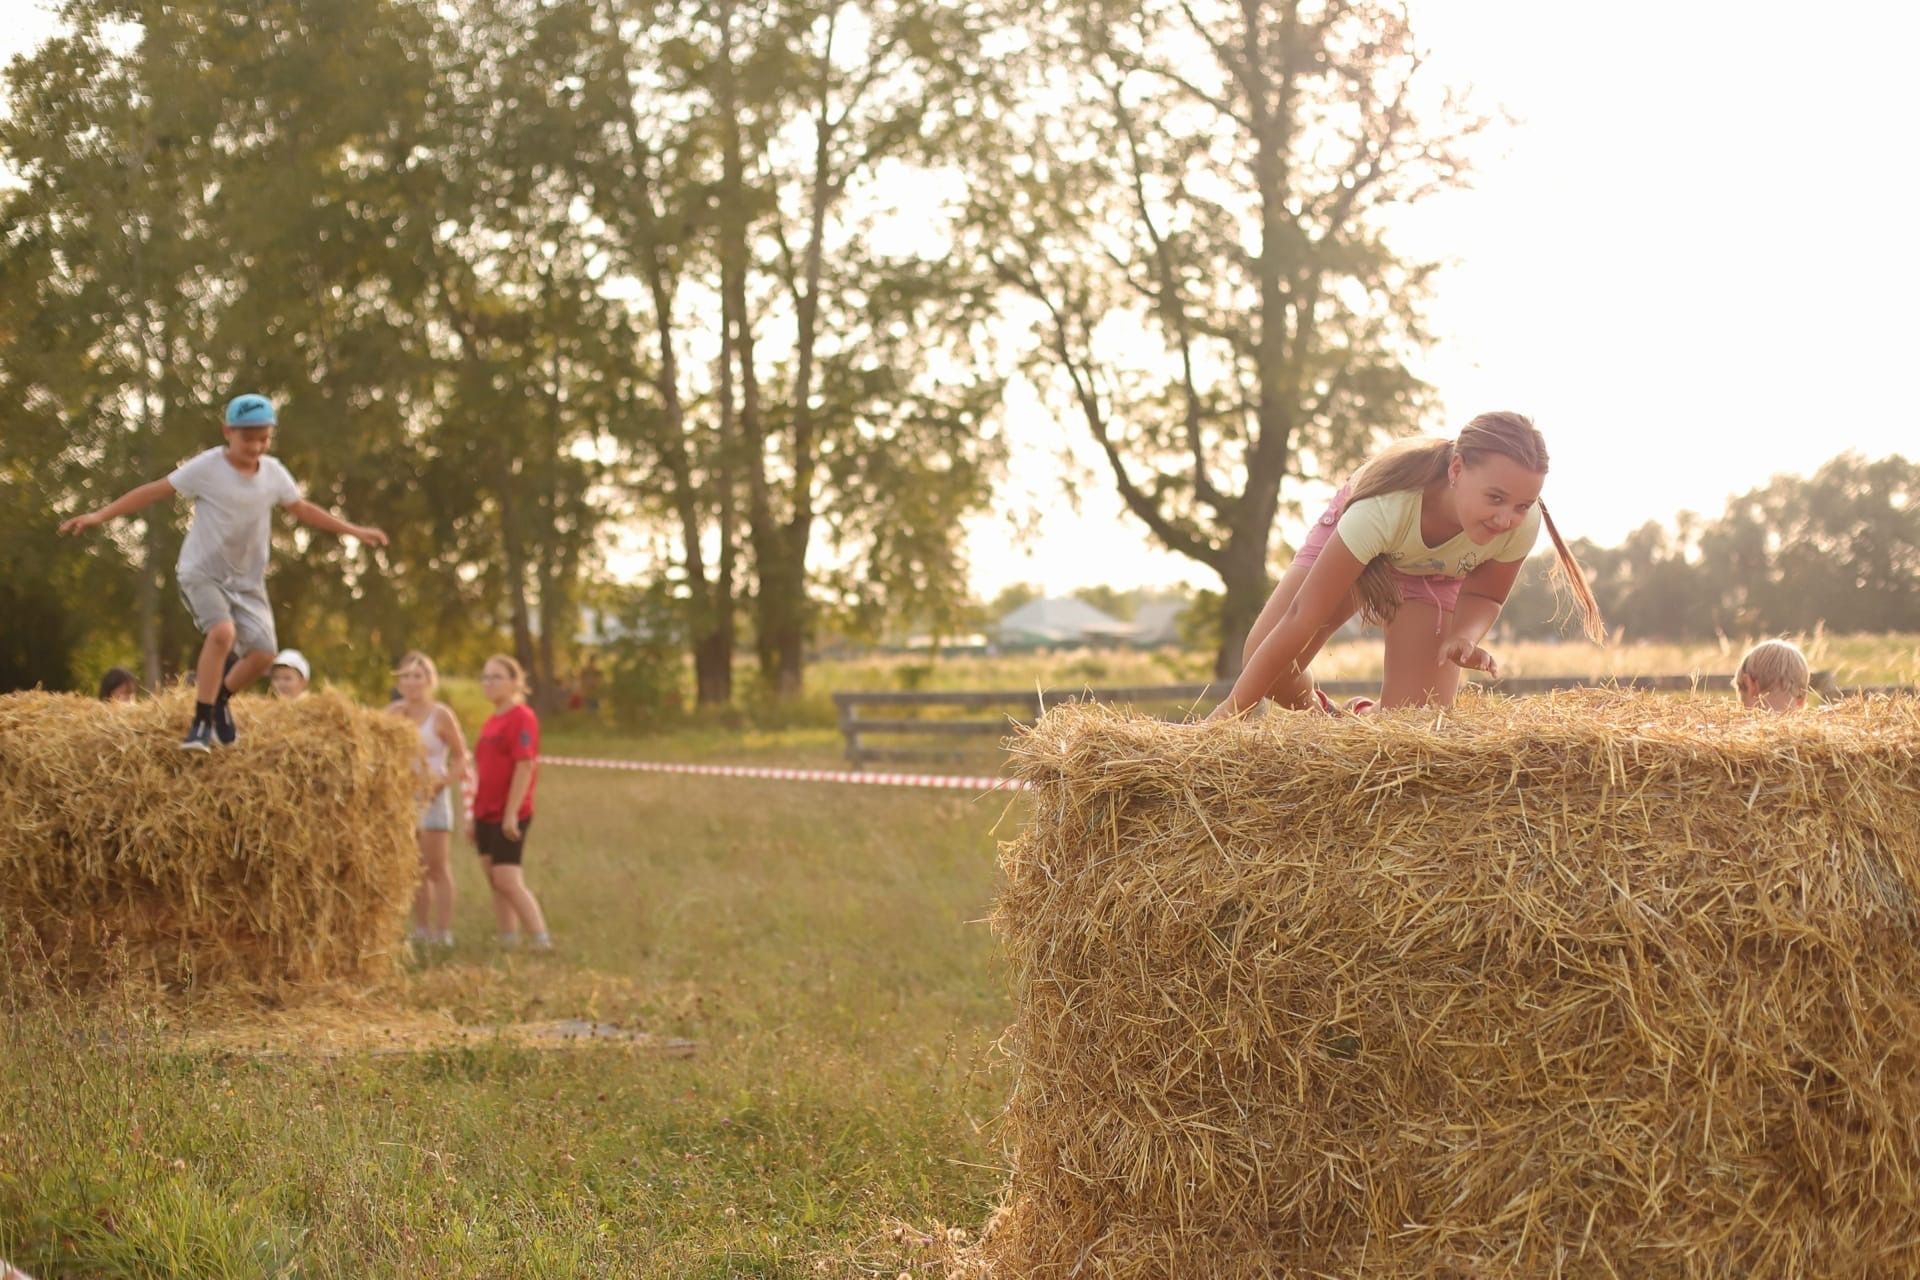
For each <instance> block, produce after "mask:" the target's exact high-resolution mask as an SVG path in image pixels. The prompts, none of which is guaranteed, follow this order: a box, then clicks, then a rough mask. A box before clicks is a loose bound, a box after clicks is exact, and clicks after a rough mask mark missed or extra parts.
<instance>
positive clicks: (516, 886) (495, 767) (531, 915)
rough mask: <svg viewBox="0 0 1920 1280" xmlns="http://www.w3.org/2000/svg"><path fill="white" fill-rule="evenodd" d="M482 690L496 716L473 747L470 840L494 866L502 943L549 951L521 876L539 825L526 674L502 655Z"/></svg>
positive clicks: (535, 735)
mask: <svg viewBox="0 0 1920 1280" xmlns="http://www.w3.org/2000/svg"><path fill="white" fill-rule="evenodd" d="M480 691H481V692H482V693H484V694H486V695H487V701H489V702H491V703H492V704H493V714H492V715H491V716H489V717H488V718H487V723H486V725H485V726H484V727H482V728H481V730H480V737H479V740H478V741H476V742H475V743H474V746H473V771H474V781H473V814H472V817H471V818H469V819H468V822H467V838H468V839H470V840H472V841H473V845H474V848H476V849H478V850H479V851H480V856H481V857H482V858H484V859H485V860H486V863H487V883H488V884H489V885H490V886H491V887H492V889H493V918H494V921H495V922H496V923H497V924H498V925H499V928H500V944H501V945H502V946H507V947H511V946H515V945H517V944H518V943H519V940H520V934H521V933H522V931H524V932H525V933H526V934H527V936H528V938H529V940H530V941H531V943H532V945H533V946H535V947H537V948H539V949H541V950H543V951H544V950H547V949H549V948H550V947H552V945H553V943H552V941H551V939H549V938H548V936H547V921H546V917H545V916H543V915H542V914H541V913H540V904H539V902H538V901H536V900H535V898H534V896H533V893H532V891H531V890H529V889H528V888H527V882H526V879H525V877H524V876H523V874H522V872H521V857H522V855H523V853H524V852H525V848H526V841H527V828H528V827H529V826H530V825H531V824H532V822H533V784H534V779H535V775H536V772H537V770H538V768H539V765H538V763H537V762H538V761H539V758H540V721H539V720H538V718H536V717H535V716H534V714H533V708H532V707H529V706H528V705H527V704H526V676H525V674H524V673H523V672H522V671H521V670H520V664H519V663H517V662H515V661H514V660H513V659H512V658H509V657H506V656H505V655H503V654H495V655H494V656H493V657H491V658H488V659H487V663H486V666H485V667H483V668H482V669H481V672H480Z"/></svg>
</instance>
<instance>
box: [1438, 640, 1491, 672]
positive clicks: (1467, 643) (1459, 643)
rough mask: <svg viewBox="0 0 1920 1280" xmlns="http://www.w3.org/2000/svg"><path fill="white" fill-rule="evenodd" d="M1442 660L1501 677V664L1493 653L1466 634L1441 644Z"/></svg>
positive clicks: (1469, 669)
mask: <svg viewBox="0 0 1920 1280" xmlns="http://www.w3.org/2000/svg"><path fill="white" fill-rule="evenodd" d="M1440 661H1441V662H1442V663H1443V664H1444V663H1448V662H1451V663H1452V664H1453V665H1454V666H1456V667H1464V668H1466V669H1467V670H1468V671H1484V672H1486V673H1487V675H1488V676H1490V677H1492V678H1493V679H1495V680H1498V679H1499V678H1500V664H1499V663H1498V662H1495V661H1494V658H1493V655H1492V654H1490V653H1488V652H1487V651H1486V650H1485V649H1482V648H1481V647H1480V646H1479V645H1477V644H1475V643H1474V642H1473V641H1471V640H1469V639H1467V638H1466V637H1465V636H1454V637H1453V638H1452V639H1450V640H1448V641H1447V642H1446V643H1445V644H1443V645H1441V646H1440Z"/></svg>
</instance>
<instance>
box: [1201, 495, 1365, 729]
mask: <svg viewBox="0 0 1920 1280" xmlns="http://www.w3.org/2000/svg"><path fill="white" fill-rule="evenodd" d="M1365 567H1366V566H1365V565H1362V564H1361V563H1360V561H1359V560H1357V559H1356V558H1355V557H1354V554H1353V552H1351V551H1349V550H1347V544H1346V543H1344V542H1342V541H1340V535H1339V534H1338V533H1336V534H1334V535H1333V537H1331V538H1328V539H1327V545H1326V546H1325V547H1323V548H1322V549H1321V551H1320V558H1319V559H1318V560H1315V561H1314V562H1313V568H1312V569H1310V570H1308V571H1307V580H1306V581H1305V582H1303V583H1301V584H1300V591H1299V594H1297V595H1295V596H1294V598H1293V603H1292V604H1290V605H1288V606H1287V611H1286V612H1285V613H1284V614H1282V615H1280V621H1279V622H1278V623H1276V624H1275V626H1274V628H1273V630H1271V631H1269V632H1268V633H1267V637H1266V639H1264V640H1262V641H1261V642H1260V645H1259V647H1258V648H1256V649H1255V650H1254V651H1253V655H1252V656H1251V657H1250V658H1248V659H1247V664H1246V666H1244V667H1242V668H1241V669H1240V678H1239V679H1238V680H1236V681H1234V682H1233V691H1232V692H1231V693H1229V694H1228V695H1227V698H1226V701H1224V702H1222V703H1221V704H1220V705H1219V706H1217V707H1215V708H1214V709H1213V715H1212V716H1209V717H1208V719H1212V718H1214V717H1215V716H1231V715H1238V714H1239V713H1240V712H1242V711H1245V710H1246V709H1247V708H1249V707H1252V706H1254V705H1256V704H1257V703H1258V702H1259V701H1260V699H1261V698H1263V697H1265V696H1266V693H1267V690H1268V689H1270V688H1272V687H1273V683H1274V681H1276V680H1278V679H1279V678H1280V677H1281V676H1282V675H1284V674H1286V673H1287V672H1288V671H1290V670H1291V669H1292V668H1293V667H1294V665H1295V664H1296V663H1297V662H1298V661H1299V659H1300V655H1301V653H1302V652H1304V651H1305V650H1306V647H1307V645H1308V644H1309V643H1311V642H1312V640H1313V637H1314V634H1315V633H1316V632H1318V631H1319V630H1320V628H1321V627H1322V626H1324V625H1325V624H1326V621H1327V619H1329V618H1331V617H1333V616H1334V614H1335V613H1336V612H1337V611H1338V610H1339V609H1340V608H1341V605H1342V602H1343V601H1344V600H1345V599H1346V598H1347V594H1348V593H1349V592H1351V591H1352V590H1353V584H1354V583H1355V582H1357V581H1358V580H1359V578H1360V571H1361V570H1362V569H1364V568H1365Z"/></svg>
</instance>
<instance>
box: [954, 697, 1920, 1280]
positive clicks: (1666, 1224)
mask: <svg viewBox="0 0 1920 1280" xmlns="http://www.w3.org/2000/svg"><path fill="white" fill-rule="evenodd" d="M1014 752H1015V757H1016V764H1017V768H1018V770H1019V773H1020V774H1021V776H1023V777H1025V778H1027V779H1029V780H1031V781H1032V782H1033V783H1035V784H1036V785H1037V790H1036V791H1035V792H1034V793H1033V804H1034V812H1033V819H1032V822H1031V825H1030V827H1029V829H1028V830H1027V831H1026V832H1025V833H1024V834H1023V835H1021V836H1020V837H1019V838H1018V839H1016V840H1014V841H1012V842H1011V843H1009V844H1008V845H1006V846H1005V847H1004V849H1003V853H1002V861H1003V867H1004V874H1005V884H1004V887H1003V892H1002V895H1001V898H1000V902H999V905H998V908H997V911H996V914H995V924H996V928H997V931H998V932H999V934H1000V935H1001V937H1002V939H1003V941H1004V944H1005V947H1006V949H1007V952H1008V955H1009V957H1010V960H1011V963H1012V970H1013V977H1014V984H1015V995H1016V1002H1017V1021H1016V1022H1015V1024H1014V1026H1013V1027H1012V1028H1011V1030H1010V1031H1009V1033H1008V1035H1007V1038H1006V1045H1007V1049H1008V1052H1009V1053H1010V1054H1011V1056H1012V1058H1013V1061H1014V1064H1015V1068H1016V1071H1015V1085H1014V1090H1013V1095H1012V1098H1011V1101H1010V1104H1009V1111H1008V1116H1007V1122H1008V1141H1009V1145H1010V1154H1011V1158H1012V1165H1013V1169H1014V1173H1013V1179H1012V1186H1011V1189H1010V1191H1011V1196H1010V1201H1009V1205H1008V1210H1007V1212H1006V1213H1004V1214H1003V1215H1002V1216H1001V1217H1000V1218H999V1220H998V1221H997V1222H996V1223H995V1224H994V1228H993V1230H992V1231H991V1232H990V1233H989V1235H988V1238H987V1241H986V1244H985V1246H984V1253H985V1256H986V1257H987V1258H989V1259H990V1260H991V1261H993V1262H994V1263H996V1264H997V1265H996V1274H1001V1275H1006V1276H1023V1277H1036V1278H1043V1277H1047V1278H1050V1277H1066V1276H1069V1275H1078V1276H1125V1277H1149V1276H1152V1277H1180V1280H1214V1278H1216V1277H1217V1278H1226V1277H1234V1278H1238V1277H1254V1276H1408V1277H1411V1276H1456V1277H1493V1276H1514V1277H1520V1276H1526V1277H1535V1276H1561V1275H1564V1276H1732V1275H1754V1276H1794V1275H1820V1276H1861V1277H1867V1276H1893V1275H1915V1274H1920V1005H1916V999H1917V998H1920V949H1917V948H1916V942H1920V920H1917V918H1916V910H1915V903H1916V888H1920V774H1917V772H1916V770H1917V766H1916V758H1917V754H1920V704H1916V703H1915V702H1914V701H1913V700H1897V701H1882V702H1876V703H1872V704H1862V703H1850V704H1844V705H1842V706H1840V707H1839V708H1837V709H1835V710H1833V711H1831V712H1827V713H1822V714H1801V715H1795V716H1788V717H1783V718H1773V717H1767V716H1763V715H1760V714H1756V713H1751V712H1744V711H1742V710H1740V709H1739V708H1738V707H1737V706H1735V705H1734V704H1733V703H1732V702H1731V701H1721V700H1714V701H1709V700H1703V699H1693V698H1668V699H1662V698H1657V697H1649V696H1633V695H1626V694H1620V693H1600V692H1584V693H1571V694H1560V695H1554V696H1551V697H1542V698H1529V699H1522V700H1516V701H1503V700H1497V699H1491V698H1488V699H1482V698H1478V697H1472V698H1463V700H1462V705H1461V706H1460V707H1459V708H1458V709H1457V710H1456V711H1453V712H1449V713H1445V714H1439V713H1433V712H1402V713H1394V714H1388V715H1382V716H1378V717H1360V718H1351V717H1344V718H1338V719H1335V718H1328V717H1321V716H1311V715H1297V714H1276V715H1272V716H1269V717H1267V718H1265V719H1264V720H1258V721H1252V722H1238V723H1231V724H1225V725H1217V724H1216V725H1205V726H1202V725H1168V724H1162V723H1158V722H1155V721H1151V720H1145V719H1139V718H1135V717H1132V716H1128V715H1125V714H1122V713H1120V712H1116V711H1113V710H1110V709H1106V708H1100V707H1082V706H1069V707H1066V708H1063V709H1060V710H1056V711H1054V712H1052V713H1051V714H1050V715H1048V716H1047V717H1045V718H1044V719H1043V720H1042V721H1041V722H1040V724H1039V725H1038V726H1037V727H1036V728H1035V729H1033V730H1032V731H1031V732H1029V733H1027V734H1025V735H1023V736H1021V737H1020V738H1019V739H1018V740H1017V742H1016V743H1015V744H1014Z"/></svg>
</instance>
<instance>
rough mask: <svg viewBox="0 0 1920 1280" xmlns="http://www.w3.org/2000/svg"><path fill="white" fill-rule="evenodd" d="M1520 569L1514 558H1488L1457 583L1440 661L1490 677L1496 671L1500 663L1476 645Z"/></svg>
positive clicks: (1504, 604)
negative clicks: (1457, 586) (1456, 600)
mask: <svg viewBox="0 0 1920 1280" xmlns="http://www.w3.org/2000/svg"><path fill="white" fill-rule="evenodd" d="M1520 568H1521V561H1518V560H1489V561H1487V562H1486V563H1485V564H1483V565H1481V566H1479V567H1478V568H1476V569H1475V570H1473V572H1471V573H1469V574H1468V575H1467V578H1466V581H1465V582H1464V583H1462V584H1461V586H1460V601H1459V603H1458V604H1456V605H1455V606H1454V610H1453V623H1452V625H1451V626H1449V627H1448V628H1447V638H1446V640H1445V641H1444V642H1442V644H1441V646H1440V660H1441V661H1442V662H1451V663H1454V664H1455V665H1456V666H1462V667H1468V668H1471V669H1473V670H1475V671H1484V672H1486V673H1487V674H1488V675H1490V676H1496V677H1497V676H1498V675H1499V674H1500V664H1499V663H1497V662H1496V661H1494V657H1493V655H1492V654H1490V653H1488V652H1487V651H1486V650H1485V649H1482V648H1481V647H1480V642H1481V641H1482V640H1484V639H1486V638H1487V632H1489V631H1491V630H1493V624H1494V622H1495V621H1496V620H1497V619H1498V618H1499V617H1500V610H1501V609H1502V608H1504V607H1505V606H1506V603H1507V596H1508V595H1509V594H1510V593H1511V592H1512V591H1513V584H1514V582H1515V581H1516V580H1518V579H1519V577H1520Z"/></svg>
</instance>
